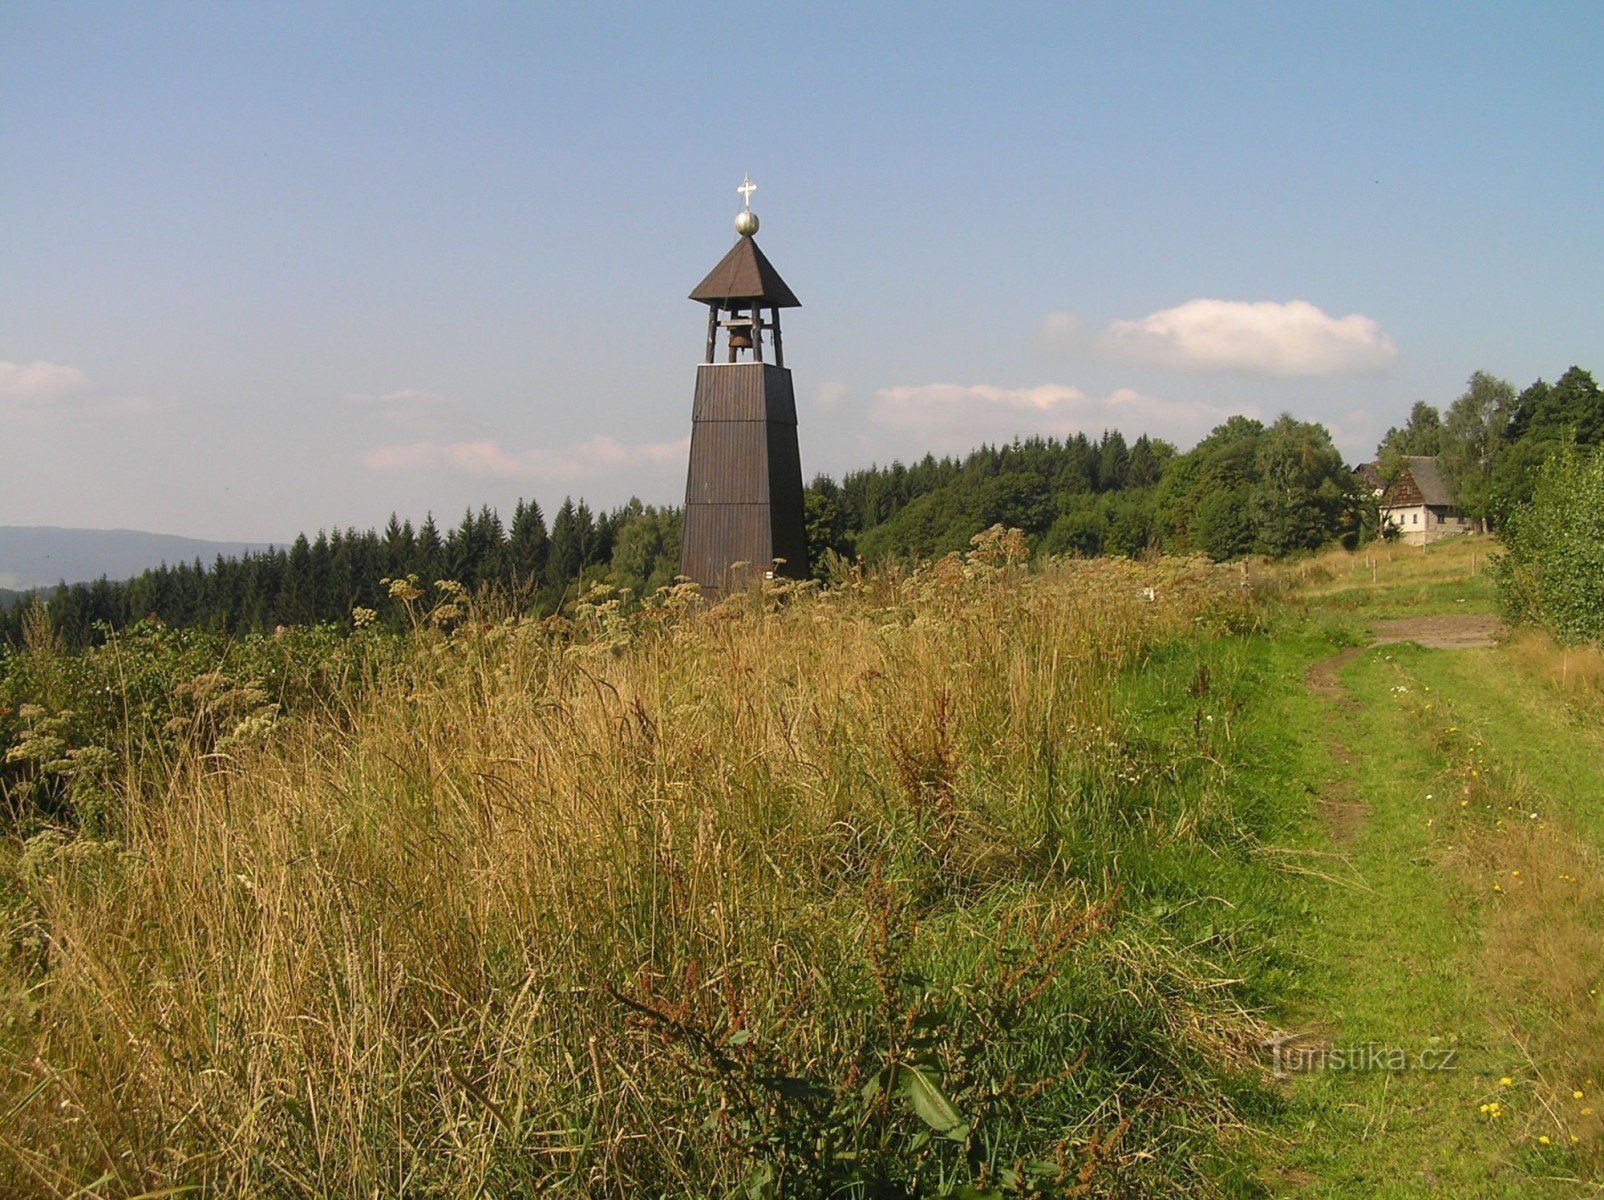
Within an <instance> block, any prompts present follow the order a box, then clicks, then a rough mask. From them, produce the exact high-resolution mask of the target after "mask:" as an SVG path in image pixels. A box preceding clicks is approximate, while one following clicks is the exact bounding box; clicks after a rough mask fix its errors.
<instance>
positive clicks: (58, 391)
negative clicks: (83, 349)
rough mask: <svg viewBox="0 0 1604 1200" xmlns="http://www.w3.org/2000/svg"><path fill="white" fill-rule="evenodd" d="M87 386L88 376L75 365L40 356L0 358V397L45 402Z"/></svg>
mask: <svg viewBox="0 0 1604 1200" xmlns="http://www.w3.org/2000/svg"><path fill="white" fill-rule="evenodd" d="M88 388H89V376H87V375H85V374H84V373H83V372H82V371H80V370H79V369H78V368H77V367H67V366H63V365H62V364H61V363H53V362H43V361H40V360H35V361H34V362H30V363H14V362H5V361H0V400H13V401H21V402H23V403H28V404H46V403H49V402H50V401H52V400H60V399H63V398H65V397H67V396H71V395H73V394H75V393H77V392H83V391H87V390H88Z"/></svg>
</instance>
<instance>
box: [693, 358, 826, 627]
mask: <svg viewBox="0 0 1604 1200" xmlns="http://www.w3.org/2000/svg"><path fill="white" fill-rule="evenodd" d="M776 559H782V560H784V561H783V562H776V561H775V560H776ZM679 569H680V574H681V575H684V576H686V577H688V578H690V579H693V580H695V581H696V582H697V583H698V584H700V585H701V587H702V594H703V595H705V596H707V597H708V598H709V599H714V600H716V599H718V598H719V597H720V596H722V595H724V594H725V593H726V592H728V591H730V590H732V589H737V588H740V587H743V586H750V585H751V584H752V583H754V582H755V581H757V580H760V579H762V578H764V576H765V574H766V573H767V572H770V571H773V572H775V573H776V574H779V575H786V576H790V577H792V578H796V579H801V578H804V577H805V576H806V575H807V573H808V537H807V525H806V521H805V519H804V516H803V505H802V458H801V454H800V453H799V451H798V449H797V438H796V396H795V394H794V393H793V392H792V390H791V372H790V371H788V370H786V369H785V368H784V367H776V366H774V365H773V364H771V363H760V362H745V363H707V364H704V365H702V366H700V367H698V368H697V371H696V401H695V404H694V406H693V407H692V410H691V463H690V471H689V473H688V476H687V478H686V482H685V531H684V535H683V540H682V542H681V544H680V568H679Z"/></svg>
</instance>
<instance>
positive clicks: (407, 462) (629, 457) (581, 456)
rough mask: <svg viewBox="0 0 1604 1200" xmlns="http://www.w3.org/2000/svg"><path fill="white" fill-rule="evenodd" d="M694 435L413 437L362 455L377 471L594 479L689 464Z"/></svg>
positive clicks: (358, 457) (370, 467) (514, 477)
mask: <svg viewBox="0 0 1604 1200" xmlns="http://www.w3.org/2000/svg"><path fill="white" fill-rule="evenodd" d="M689 453H690V439H689V438H681V439H679V440H678V441H674V442H633V443H627V442H620V441H618V440H617V439H616V438H612V437H609V436H607V435H606V434H597V435H596V436H595V437H593V438H591V439H589V440H588V441H584V442H578V443H575V444H573V445H570V446H565V447H562V448H561V449H557V450H547V449H534V450H519V451H509V450H506V449H503V448H502V446H501V445H500V444H499V443H498V442H495V441H491V440H489V439H484V440H480V441H466V442H427V441H426V442H408V443H404V444H397V445H388V446H376V447H374V448H373V449H372V450H367V451H364V452H363V453H362V454H360V455H358V456H357V461H359V462H360V463H361V464H362V465H363V466H365V467H367V468H368V469H369V470H372V471H450V472H454V473H456V474H459V475H473V476H478V477H482V478H494V479H522V478H533V479H549V480H576V479H589V478H592V477H594V476H597V475H601V474H604V473H606V472H608V471H617V470H624V469H628V468H636V469H652V468H664V467H683V466H684V464H685V461H686V457H687V455H688V454H689Z"/></svg>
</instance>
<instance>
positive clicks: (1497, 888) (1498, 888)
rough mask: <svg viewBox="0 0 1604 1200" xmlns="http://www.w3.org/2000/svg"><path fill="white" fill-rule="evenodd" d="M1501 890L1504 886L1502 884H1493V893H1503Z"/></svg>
mask: <svg viewBox="0 0 1604 1200" xmlns="http://www.w3.org/2000/svg"><path fill="white" fill-rule="evenodd" d="M1503 890H1504V885H1503V884H1501V883H1495V884H1493V891H1495V892H1501V891H1503Z"/></svg>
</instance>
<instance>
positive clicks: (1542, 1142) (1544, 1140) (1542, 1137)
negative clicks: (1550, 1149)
mask: <svg viewBox="0 0 1604 1200" xmlns="http://www.w3.org/2000/svg"><path fill="white" fill-rule="evenodd" d="M1537 1144H1538V1145H1539V1146H1546V1145H1548V1134H1546V1133H1543V1134H1539V1135H1538V1136H1537Z"/></svg>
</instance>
